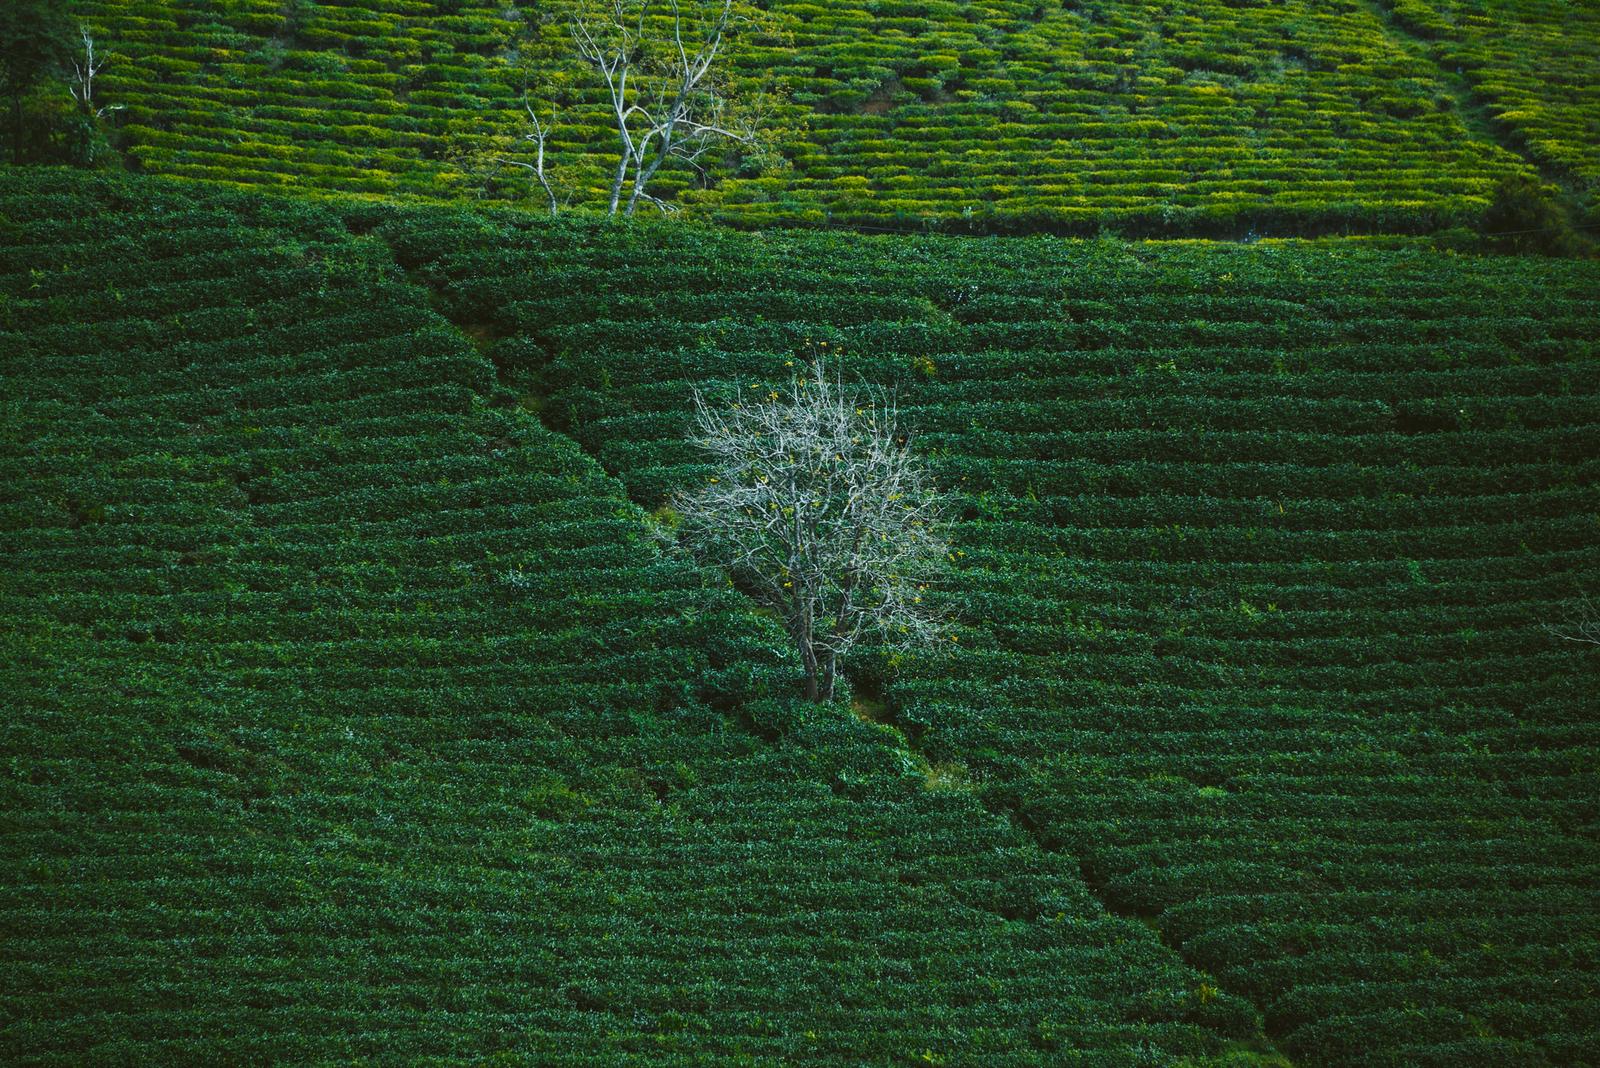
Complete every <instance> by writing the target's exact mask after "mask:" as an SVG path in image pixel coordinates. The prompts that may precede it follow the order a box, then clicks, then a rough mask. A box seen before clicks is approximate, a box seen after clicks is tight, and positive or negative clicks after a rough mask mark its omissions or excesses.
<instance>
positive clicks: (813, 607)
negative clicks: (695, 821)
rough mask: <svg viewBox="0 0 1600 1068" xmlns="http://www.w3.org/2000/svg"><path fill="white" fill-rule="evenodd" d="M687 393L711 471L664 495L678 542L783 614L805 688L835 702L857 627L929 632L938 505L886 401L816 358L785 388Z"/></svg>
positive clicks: (889, 632)
mask: <svg viewBox="0 0 1600 1068" xmlns="http://www.w3.org/2000/svg"><path fill="white" fill-rule="evenodd" d="M694 399H695V426H696V437H695V442H696V444H698V445H699V446H700V447H701V448H702V449H703V450H705V452H706V453H707V454H708V455H709V456H710V458H711V461H712V465H713V472H714V473H713V474H712V476H711V477H710V479H709V481H708V482H707V483H706V485H704V486H702V487H700V488H699V489H697V490H695V491H693V492H687V491H684V492H680V493H678V494H677V495H676V496H675V497H674V500H673V506H674V508H675V509H676V510H677V511H678V512H679V514H680V515H681V516H682V522H681V524H680V526H679V529H678V535H679V538H680V543H681V544H682V545H683V546H684V547H685V548H686V549H688V550H689V551H690V552H691V553H693V554H694V555H695V556H696V557H697V558H699V559H701V560H702V561H704V562H706V563H711V564H715V565H718V566H721V567H725V568H726V569H727V570H728V571H729V572H730V573H731V574H732V576H733V577H734V579H735V581H736V582H738V583H739V584H740V585H741V586H742V587H743V588H744V589H745V590H747V591H748V592H749V593H750V594H751V596H753V597H754V598H755V599H756V600H757V601H759V602H760V603H761V604H763V605H765V606H767V607H768V608H771V609H773V610H774V611H776V612H777V613H778V614H779V615H780V616H781V617H782V618H783V620H784V622H785V624H786V625H787V627H788V629H789V634H790V637H791V638H792V639H793V641H794V643H795V648H796V650H797V652H798V653H799V655H800V659H801V662H802V664H803V665H804V668H805V673H806V695H807V697H809V698H811V699H812V700H819V701H825V700H829V699H831V698H832V696H833V690H834V680H835V678H836V673H837V669H838V665H839V662H840V660H841V659H843V658H844V657H845V656H846V655H847V654H848V653H849V652H850V650H851V649H852V648H854V647H855V646H856V644H857V643H858V642H859V641H860V640H861V639H862V638H863V637H864V636H866V635H867V634H875V635H877V636H878V637H879V638H881V639H882V640H883V641H884V642H885V643H886V644H889V645H891V646H910V645H918V644H925V643H929V642H932V641H934V640H935V639H937V638H938V637H939V635H940V634H941V633H942V629H943V620H942V618H941V617H940V615H939V613H938V612H936V611H935V610H934V609H933V607H932V605H931V603H930V602H929V601H927V600H926V599H925V594H927V592H928V587H929V585H930V583H931V581H932V580H933V579H934V577H935V575H936V573H937V571H938V569H939V568H940V566H941V565H942V563H943V561H944V560H945V558H946V557H947V556H948V554H949V545H948V543H947V540H946V537H945V521H944V517H943V503H942V498H941V497H940V495H939V494H938V492H937V490H936V489H935V488H934V486H933V484H932V482H931V480H930V479H929V478H928V476H927V475H926V474H925V473H924V471H923V469H922V467H921V465H920V463H919V462H918V461H917V458H916V457H915V455H914V454H912V453H911V452H910V451H909V449H907V448H906V446H905V444H904V439H903V437H902V436H901V434H900V433H899V431H898V429H897V427H896V422H895V419H896V415H895V406H894V403H893V401H892V399H886V398H883V397H881V396H878V395H874V394H868V393H863V392H860V391H853V390H849V389H846V388H844V387H843V386H842V385H841V384H840V383H838V382H837V381H830V380H829V379H828V376H827V374H826V373H825V372H824V371H823V369H822V368H821V366H820V365H819V366H817V367H816V368H814V369H813V371H812V373H811V374H809V375H807V376H804V377H798V378H796V379H794V381H793V382H792V383H791V384H790V388H789V391H788V393H787V395H786V396H785V395H784V394H783V393H781V392H780V391H778V390H769V391H768V392H767V394H766V396H765V397H764V398H763V399H759V400H755V401H754V402H752V403H735V404H733V405H732V406H731V407H728V408H719V407H717V406H714V405H713V404H711V403H710V402H709V401H708V400H707V399H706V398H705V396H704V395H703V394H701V393H700V392H698V391H696V393H695V398H694Z"/></svg>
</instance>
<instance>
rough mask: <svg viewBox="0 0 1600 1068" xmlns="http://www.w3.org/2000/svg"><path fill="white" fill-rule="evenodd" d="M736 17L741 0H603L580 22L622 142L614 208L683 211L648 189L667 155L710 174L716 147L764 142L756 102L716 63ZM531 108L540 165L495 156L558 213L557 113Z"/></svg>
mask: <svg viewBox="0 0 1600 1068" xmlns="http://www.w3.org/2000/svg"><path fill="white" fill-rule="evenodd" d="M737 21H739V19H738V18H737V17H736V15H735V12H734V5H733V0H665V2H664V3H663V2H662V0H598V2H597V3H595V4H593V5H592V6H590V7H588V8H587V10H584V11H581V12H580V13H579V14H578V15H577V16H576V17H574V18H573V20H572V22H571V26H570V30H571V34H572V42H573V46H574V48H575V49H576V53H577V59H578V60H579V61H581V63H582V65H583V66H584V67H587V68H588V69H589V70H591V71H593V72H594V73H595V74H597V75H599V79H600V82H601V83H602V85H603V86H604V88H605V95H606V102H607V104H608V108H609V111H610V125H611V126H612V128H613V129H614V131H615V133H616V138H617V153H618V154H617V165H616V169H615V171H613V172H612V175H611V179H610V183H609V188H608V190H607V193H608V197H607V207H606V214H608V215H618V214H621V215H626V216H631V215H633V214H634V212H635V211H636V210H637V209H638V207H639V205H640V204H641V203H644V204H653V205H655V206H656V207H657V208H659V209H660V210H661V211H663V212H667V213H671V212H673V211H676V210H677V207H676V205H674V204H672V203H671V202H670V201H667V200H663V199H661V198H660V197H657V196H654V195H652V194H651V192H650V188H649V187H650V182H651V181H652V180H653V179H654V178H655V176H656V173H657V172H658V171H659V170H660V169H661V167H662V165H663V164H665V163H666V162H667V161H668V160H676V161H678V162H680V163H684V164H687V165H688V166H690V167H693V168H695V170H697V171H700V172H701V173H702V174H703V173H704V172H703V171H702V170H701V167H700V162H701V160H702V159H703V158H704V157H705V156H706V155H707V154H708V153H710V152H713V151H714V150H716V149H719V148H726V147H728V146H730V145H738V146H744V147H747V148H751V147H757V146H758V145H759V139H758V136H757V126H758V123H759V118H758V114H757V112H758V110H759V108H758V107H756V106H754V105H755V104H756V103H758V102H755V101H747V102H740V101H737V100H736V99H735V94H734V93H733V92H732V90H731V87H730V84H729V82H728V81H727V79H726V78H724V77H722V76H721V74H720V71H719V69H718V65H717V62H718V60H719V58H722V56H723V54H724V52H725V51H726V44H727V39H728V35H729V31H730V30H731V29H732V27H733V26H734V24H735V23H736V22H737ZM523 106H524V107H525V108H526V109H527V112H528V116H529V118H531V119H532V120H533V132H532V133H530V134H526V135H524V136H523V137H522V140H524V141H526V142H528V143H530V144H532V145H533V146H534V148H535V161H534V162H533V163H527V162H520V161H517V160H512V159H508V158H506V157H496V162H500V163H509V164H512V165H513V166H517V167H521V168H523V169H524V170H527V171H529V172H531V173H532V174H533V175H534V177H535V178H537V179H538V181H539V184H540V186H541V187H543V189H544V192H545V198H546V201H547V202H548V204H549V206H550V210H551V213H552V214H554V213H555V212H556V210H557V207H558V205H557V198H556V195H555V192H554V191H553V190H552V188H551V182H550V177H549V172H548V171H547V169H546V167H545V148H546V145H547V143H548V141H549V138H550V134H551V131H552V128H553V126H554V123H555V119H554V116H553V115H552V117H551V118H550V119H549V120H544V121H541V119H540V118H539V115H538V114H537V111H536V109H535V107H534V105H532V104H530V103H528V102H527V101H526V100H524V105H523Z"/></svg>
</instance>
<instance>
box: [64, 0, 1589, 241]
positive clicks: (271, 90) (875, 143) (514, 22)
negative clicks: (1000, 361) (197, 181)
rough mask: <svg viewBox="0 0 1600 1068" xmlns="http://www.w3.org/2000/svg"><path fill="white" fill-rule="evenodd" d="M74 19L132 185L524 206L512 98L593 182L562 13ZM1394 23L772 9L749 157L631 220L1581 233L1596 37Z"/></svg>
mask: <svg viewBox="0 0 1600 1068" xmlns="http://www.w3.org/2000/svg"><path fill="white" fill-rule="evenodd" d="M72 2H73V7H74V9H75V11H77V12H78V13H79V14H80V15H81V16H82V17H83V18H84V20H85V21H86V23H87V24H88V25H90V26H91V27H93V28H94V29H95V30H96V32H97V33H98V34H99V38H100V40H101V42H102V44H103V47H105V48H108V49H111V50H112V51H113V52H114V56H113V59H112V60H111V62H110V63H109V64H108V66H107V67H106V69H105V71H104V73H103V75H102V78H101V84H102V88H101V90H100V93H101V99H103V100H104V101H105V102H106V103H108V104H117V105H121V106H123V107H124V110H122V111H120V112H116V113H114V116H113V117H114V118H115V120H116V122H117V123H118V125H119V126H120V128H121V129H120V133H119V139H120V141H121V147H122V150H123V153H124V156H125V158H126V159H127V161H128V162H129V163H130V165H133V166H137V167H140V168H143V169H145V170H148V171H156V172H161V173H165V174H172V175H181V176H185V177H194V178H206V179H212V180H217V181H222V182H227V183H232V184H251V185H266V186H269V187H277V188H281V187H294V188H296V189H305V190H308V191H322V192H334V191H337V192H341V193H361V194H370V195H381V196H385V197H390V198H396V197H403V198H426V199H439V198H445V199H451V198H456V197H460V196H467V195H470V196H480V195H488V196H491V197H495V198H499V199H507V198H509V199H520V198H523V197H525V196H527V195H528V194H529V189H528V183H525V182H524V181H523V180H522V178H521V177H519V176H518V175H519V173H520V172H516V171H515V170H509V171H506V172H505V173H501V174H499V175H498V177H492V176H491V173H490V171H491V168H490V167H489V166H488V165H487V164H486V162H485V159H486V157H487V156H488V155H491V154H493V153H495V152H518V151H520V152H523V153H526V152H530V151H531V148H529V146H526V145H522V146H520V148H519V147H518V146H516V145H515V144H513V143H511V138H512V136H513V135H514V134H516V133H519V132H521V131H522V130H523V129H524V128H525V126H526V122H527V119H526V116H525V114H524V113H523V111H522V109H521V95H522V92H523V90H524V89H525V88H526V89H528V90H530V91H531V92H532V93H533V94H534V95H535V97H536V98H538V99H539V100H541V101H547V102H549V103H550V104H552V105H555V106H558V107H559V109H560V112H561V119H560V122H559V124H558V126H557V128H556V132H555V135H554V139H553V143H552V152H553V154H554V155H553V158H554V160H555V167H556V170H557V173H558V177H559V179H560V180H561V181H562V182H563V183H564V187H565V188H566V189H568V190H570V191H572V192H573V193H574V195H575V196H576V197H577V199H578V201H579V202H583V201H585V200H593V199H595V198H598V197H599V196H600V187H601V185H602V183H603V176H604V175H605V174H606V173H608V169H609V168H610V167H611V166H612V161H614V160H615V158H616V157H615V154H614V149H613V148H612V145H613V142H614V138H615V132H614V131H612V130H610V129H609V128H608V126H607V125H606V124H607V115H608V112H607V110H606V105H604V104H603V103H602V100H601V97H600V95H599V93H600V90H599V83H598V81H596V80H595V79H594V77H593V76H592V75H590V76H585V75H584V74H583V73H582V72H581V71H579V70H577V69H575V68H574V65H573V62H572V60H573V56H572V45H571V41H570V37H569V35H568V30H567V16H568V15H569V14H570V12H571V11H572V10H574V4H573V0H556V2H554V3H551V4H537V5H535V4H531V3H526V2H515V3H508V2H506V0H494V2H492V3H491V2H486V0H450V2H439V3H430V2H426V0H316V2H313V0H288V2H281V0H229V2H227V3H216V2H210V3H195V2H191V0H131V2H130V0H72ZM1388 2H1389V0H1381V3H1380V2H1372V0H1333V2H1329V0H1281V2H1274V3H1235V2H1232V0H1182V2H1173V3H1164V4H1161V5H1150V4H1146V3H1131V2H1126V0H1064V2H1062V3H1055V2H1054V0H1048V2H1035V0H984V2H982V3H974V4H958V3H952V2H948V0H892V2H877V0H874V2H871V3H866V2H857V0H851V2H846V3H837V4H821V5H819V4H815V3H810V2H803V0H772V2H771V3H769V4H763V5H760V6H761V7H762V9H763V11H764V16H763V18H764V21H763V22H762V23H761V24H760V25H759V26H758V27H754V28H751V29H749V30H748V32H746V34H745V35H744V37H743V38H742V39H741V41H740V44H739V47H738V48H737V49H735V50H732V51H730V53H729V56H730V62H732V63H733V64H734V68H733V70H732V74H733V77H734V80H735V82H736V83H738V84H739V85H740V86H742V88H743V90H744V92H745V93H746V95H752V94H756V93H762V94H764V95H765V96H766V97H767V98H768V99H770V100H771V101H773V109H772V115H771V118H770V120H769V122H768V128H769V133H770V136H771V139H772V141H773V147H774V150H775V151H774V154H773V155H772V156H771V158H768V159H766V160H764V161H763V160H761V159H756V158H740V157H738V154H737V153H735V154H734V156H733V157H730V158H729V159H726V160H721V161H711V163H710V165H709V167H708V169H707V171H706V173H705V175H704V176H699V175H696V174H695V172H693V171H692V170H690V169H688V168H680V169H678V170H673V169H671V168H669V169H668V170H667V171H664V172H663V173H662V174H661V176H660V178H659V180H658V181H657V183H656V185H655V186H654V189H655V191H656V192H657V193H658V194H660V195H662V196H665V197H669V198H673V199H676V200H677V201H678V202H679V203H680V204H682V205H683V206H684V207H686V208H687V209H688V210H689V211H690V212H691V213H692V214H696V215H700V216H703V217H711V218H716V219H719V220H723V221H727V222H733V223H737V224H741V225H746V226H752V225H763V224H769V223H774V222H787V223H807V224H830V223H831V224H851V225H858V226H860V225H873V226H895V227H913V228H921V227H924V226H929V225H940V226H944V227H946V228H952V229H962V230H976V231H1017V230H1050V231H1055V232H1080V233H1086V234H1092V233H1094V232H1096V230H1097V229H1098V228H1100V227H1107V226H1109V227H1113V228H1117V229H1120V230H1123V231H1127V232H1137V233H1157V232H1159V233H1166V234H1179V233H1202V234H1212V233H1216V234H1224V235H1230V236H1231V235H1235V234H1243V233H1245V232H1247V231H1250V230H1255V231H1258V232H1264V233H1307V232H1326V231H1331V230H1339V231H1352V230H1353V231H1356V232H1373V231H1405V232H1425V231H1431V230H1435V229H1438V228H1441V227H1450V226H1459V225H1468V226H1473V225H1480V224H1481V223H1482V221H1483V219H1484V217H1485V211H1486V209H1487V208H1488V206H1489V204H1490V202H1491V200H1492V198H1493V196H1494V193H1495V190H1496V189H1497V187H1498V186H1499V183H1501V182H1502V181H1503V180H1505V179H1507V178H1508V177H1511V176H1515V175H1524V176H1528V177H1530V178H1533V179H1535V180H1536V181H1538V182H1543V183H1546V185H1547V187H1548V188H1549V189H1550V190H1556V189H1557V188H1558V186H1560V187H1561V188H1563V189H1564V190H1565V193H1566V194H1567V195H1570V196H1571V198H1573V202H1574V203H1575V204H1576V205H1577V207H1576V208H1574V210H1575V211H1576V212H1577V213H1578V218H1579V219H1580V220H1581V219H1587V221H1588V222H1589V223H1591V224H1592V223H1595V222H1600V217H1596V216H1594V215H1593V214H1592V212H1593V208H1594V203H1595V202H1594V199H1593V194H1594V189H1595V185H1594V183H1595V181H1596V180H1597V178H1596V176H1597V174H1600V149H1597V147H1596V146H1597V145H1600V126H1597V124H1600V97H1597V96H1596V90H1595V86H1597V85H1600V53H1597V48H1600V43H1597V42H1600V15H1597V14H1596V11H1595V9H1594V6H1593V5H1592V4H1590V3H1583V2H1579V3H1565V2H1556V0H1515V2H1497V3H1493V4H1486V3H1481V2H1478V0H1462V2H1460V3H1456V2H1453V0H1440V2H1438V3H1433V2H1431V0H1404V2H1399V0H1396V2H1394V3H1393V6H1392V10H1391V8H1390V7H1385V6H1383V4H1386V3H1388ZM1491 9H1492V11H1491ZM747 11H748V12H749V13H750V14H755V9H754V8H750V9H747ZM1491 15H1492V17H1490V16H1491ZM1574 42H1576V43H1574ZM1539 167H1542V168H1545V172H1544V173H1543V174H1541V173H1540V172H1539V171H1538V170H1536V168H1539ZM1550 183H1555V184H1550ZM1552 195H1554V194H1553V193H1552ZM1585 205H1587V207H1585ZM1585 211H1587V212H1589V214H1588V215H1585V214H1584V212H1585ZM1501 228H1502V229H1504V228H1505V227H1501Z"/></svg>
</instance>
